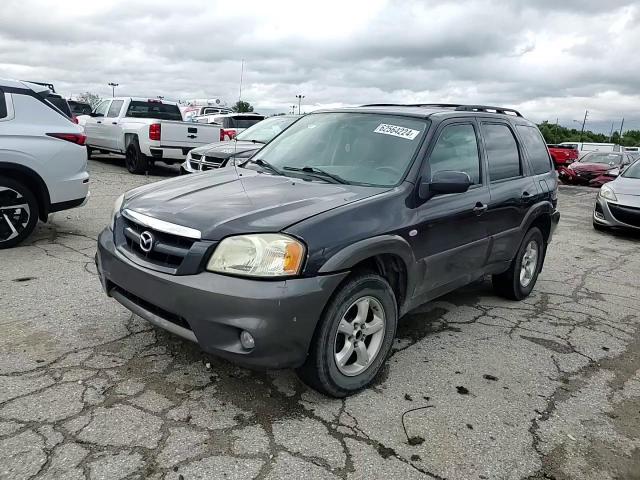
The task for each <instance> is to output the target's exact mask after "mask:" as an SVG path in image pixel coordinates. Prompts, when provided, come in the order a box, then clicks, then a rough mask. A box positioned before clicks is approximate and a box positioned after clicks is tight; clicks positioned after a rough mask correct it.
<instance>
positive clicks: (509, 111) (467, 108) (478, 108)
mask: <svg viewBox="0 0 640 480" xmlns="http://www.w3.org/2000/svg"><path fill="white" fill-rule="evenodd" d="M362 106H363V107H436V108H453V109H454V110H456V111H462V112H486V113H499V114H502V115H515V116H516V117H522V114H521V113H520V112H519V111H517V110H514V109H513V108H505V107H492V106H489V105H463V104H459V103H408V104H407V103H372V104H369V105H362Z"/></svg>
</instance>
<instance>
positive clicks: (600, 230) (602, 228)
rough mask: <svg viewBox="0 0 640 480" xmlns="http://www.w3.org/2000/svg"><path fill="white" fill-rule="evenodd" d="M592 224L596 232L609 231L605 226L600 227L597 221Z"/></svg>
mask: <svg viewBox="0 0 640 480" xmlns="http://www.w3.org/2000/svg"><path fill="white" fill-rule="evenodd" d="M592 223H593V228H594V229H595V230H598V231H599V232H606V231H607V230H609V228H608V227H606V226H605V225H600V224H599V223H596V222H595V220H594V221H593V222H592Z"/></svg>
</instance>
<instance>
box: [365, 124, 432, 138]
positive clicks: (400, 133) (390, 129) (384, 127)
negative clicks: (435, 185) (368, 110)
mask: <svg viewBox="0 0 640 480" xmlns="http://www.w3.org/2000/svg"><path fill="white" fill-rule="evenodd" d="M373 132H374V133H382V134H383V135H393V136H394V137H400V138H405V139H407V140H413V139H414V138H416V137H417V136H418V134H419V133H420V130H413V129H411V128H406V127H399V126H397V125H389V124H387V123H381V124H380V125H378V126H377V127H376V129H375V130H374V131H373Z"/></svg>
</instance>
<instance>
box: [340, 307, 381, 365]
mask: <svg viewBox="0 0 640 480" xmlns="http://www.w3.org/2000/svg"><path fill="white" fill-rule="evenodd" d="M385 326H386V317H385V313H384V308H383V307H382V304H381V303H380V301H378V300H377V299H376V298H374V297H372V296H365V297H361V298H359V299H357V300H356V301H355V302H353V303H352V304H351V305H350V306H349V308H347V310H346V312H345V314H344V315H343V317H342V318H341V319H340V323H339V324H338V331H337V332H336V337H335V341H334V359H335V363H336V366H337V367H338V370H339V371H340V372H341V373H342V374H344V375H346V376H349V377H353V376H356V375H359V374H361V373H362V372H364V371H365V370H366V369H367V368H369V366H370V365H371V364H372V363H373V361H374V360H375V359H376V357H377V356H378V354H379V353H380V347H381V345H382V342H383V340H384V332H385Z"/></svg>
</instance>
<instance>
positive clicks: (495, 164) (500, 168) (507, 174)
mask: <svg viewBox="0 0 640 480" xmlns="http://www.w3.org/2000/svg"><path fill="white" fill-rule="evenodd" d="M482 135H483V136H484V144H485V148H486V151H487V161H488V163H489V178H490V179H491V181H492V182H497V181H499V180H504V179H505V178H514V177H519V176H520V175H522V167H521V165H520V152H519V151H518V144H517V142H516V139H515V137H514V136H513V132H512V131H511V129H510V128H509V127H507V126H506V125H503V124H498V123H483V124H482Z"/></svg>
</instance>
